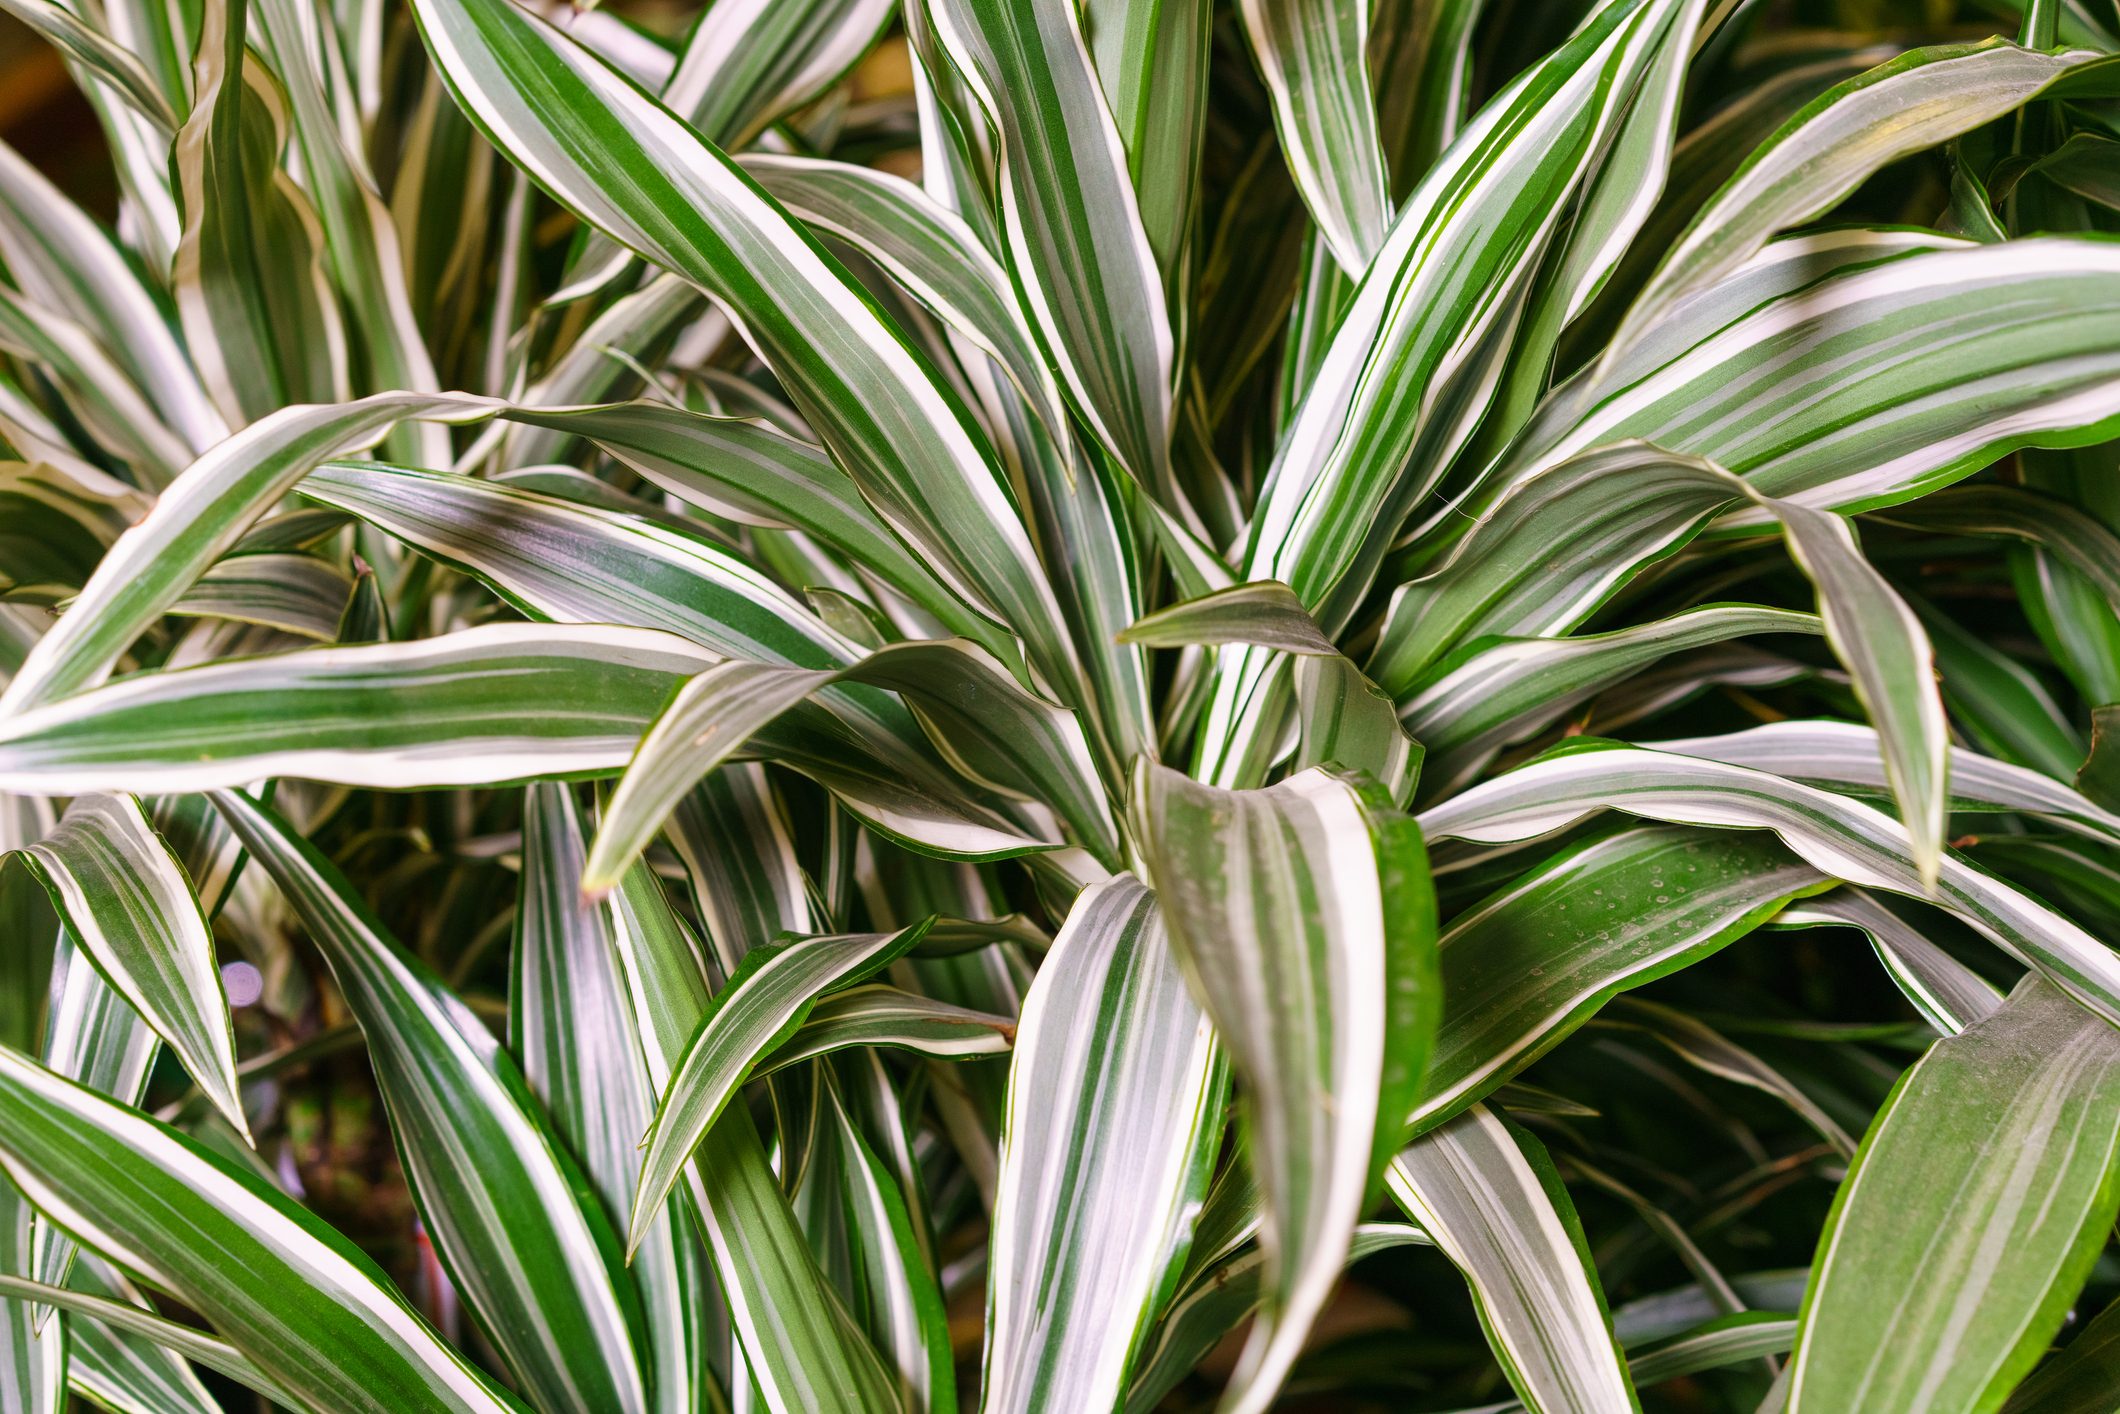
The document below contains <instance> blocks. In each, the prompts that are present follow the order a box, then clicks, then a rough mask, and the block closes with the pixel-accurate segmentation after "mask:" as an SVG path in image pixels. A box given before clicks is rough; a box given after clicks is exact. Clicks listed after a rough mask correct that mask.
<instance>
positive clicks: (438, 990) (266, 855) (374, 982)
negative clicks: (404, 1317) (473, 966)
mask: <svg viewBox="0 0 2120 1414" xmlns="http://www.w3.org/2000/svg"><path fill="white" fill-rule="evenodd" d="M214 806H215V808H216V809H218V810H219V811H220V812H221V815H222V817H223V818H224V819H226V820H227V821H228V824H229V827H230V828H231V829H233V830H234V831H235V833H236V835H237V837H238V838H240V839H241V840H242V841H243V847H244V848H245V849H247V850H248V851H249V852H250V855H251V857H252V858H253V859H255V860H256V861H257V863H258V865H259V867H261V868H263V869H264V870H265V872H266V873H267V874H269V875H270V876H271V878H272V881H273V883H274V884H276V885H277V886H278V887H279V890H280V892H281V893H282V894H283V895H284V896H285V897H286V899H287V901H288V903H289V904H290V905H291V906H292V907H293V909H294V912H295V914H296V916H297V917H299V918H300V919H301V920H302V925H303V928H304V930H305V931H306V932H307V933H308V934H309V937H310V939H311V940H312V941H313V942H315V943H316V945H317V947H318V948H319V949H320V950H321V951H322V952H323V954H324V957H325V959H326V961H328V962H329V963H330V964H331V970H332V976H333V978H334V979H335V980H336V981H337V982H338V984H339V991H340V993H341V994H342V995H343V996H344V997H345V999H346V1005H347V1008H348V1010H350V1011H351V1012H352V1013H353V1015H354V1019H355V1020H357V1021H359V1022H360V1024H361V1033H362V1035H363V1036H364V1037H365V1038H366V1040H367V1044H368V1054H369V1056H370V1058H371V1059H372V1060H373V1061H374V1063H375V1068H376V1079H377V1083H378V1084H379V1086H380V1087H381V1089H382V1092H383V1099H384V1101H385V1103H386V1104H387V1105H388V1106H389V1110H390V1127H391V1132H392V1136H393V1138H394V1139H395V1140H396V1143H397V1151H398V1158H399V1161H400V1162H401V1163H402V1164H403V1166H404V1169H405V1176H406V1179H407V1181H408V1182H409V1183H410V1185H411V1187H412V1191H413V1196H414V1198H415V1199H416V1200H417V1201H418V1203H419V1207H420V1213H421V1217H422V1220H423V1225H424V1227H425V1230H426V1232H427V1233H428V1235H429V1236H430V1237H431V1239H432V1240H433V1242H434V1247H435V1252H436V1254H437V1255H438V1256H439V1257H440V1258H441V1260H442V1262H443V1263H444V1265H445V1266H446V1268H447V1270H448V1272H449V1277H450V1281H451V1282H452V1283H453V1284H454V1285H455V1287H456V1288H457V1290H458V1291H460V1292H462V1293H463V1296H464V1303H465V1305H466V1306H468V1307H469V1308H470V1310H471V1312H472V1314H473V1315H475V1316H476V1317H477V1318H478V1320H479V1323H480V1326H481V1328H482V1329H483V1330H484V1331H485V1333H486V1336H487V1338H488V1339H489V1340H491V1341H492V1342H493V1345H494V1348H495V1349H496V1350H498V1351H499V1352H500V1355H501V1358H502V1360H503V1361H504V1362H505V1363H506V1365H507V1367H508V1369H509V1370H510V1371H511V1372H512V1373H513V1375H514V1376H515V1378H516V1379H517V1380H518V1381H520V1382H521V1384H522V1385H523V1387H524V1388H526V1389H528V1390H530V1391H531V1392H532V1395H533V1397H534V1398H535V1399H536V1401H537V1403H538V1406H539V1407H540V1408H544V1409H565V1410H580V1411H583V1412H584V1414H588V1411H612V1410H645V1409H646V1408H647V1391H646V1388H645V1384H644V1382H643V1379H642V1376H641V1372H640V1368H639V1364H638V1357H637V1354H636V1348H635V1342H634V1336H633V1330H632V1319H633V1316H634V1315H635V1312H634V1311H633V1310H631V1309H630V1308H631V1303H630V1301H628V1300H625V1299H622V1298H621V1296H620V1293H619V1291H618V1289H617V1287H616V1284H615V1258H616V1250H615V1244H614V1242H613V1234H612V1230H611V1227H610V1225H609V1222H608V1220H607V1219H606V1218H605V1217H604V1214H603V1210H602V1207H601V1205H600V1204H598V1203H597V1202H596V1200H595V1199H594V1198H591V1197H589V1196H588V1195H587V1194H586V1193H585V1192H584V1191H583V1190H584V1189H585V1188H586V1186H587V1185H586V1184H585V1183H584V1181H583V1179H582V1177H581V1175H580V1173H579V1171H578V1170H577V1169H576V1168H575V1166H574V1164H573V1163H572V1162H570V1161H568V1160H567V1159H565V1158H564V1157H562V1155H561V1153H560V1150H559V1148H558V1145H557V1144H556V1142H555V1139H554V1136H553V1134H552V1133H551V1131H550V1129H549V1128H548V1127H547V1124H546V1121H545V1119H544V1115H543V1112H542V1110H541V1109H540V1107H539V1106H538V1103H537V1101H536V1099H535V1098H534V1097H533V1096H532V1095H531V1093H530V1088H529V1086H528V1085H527V1084H526V1083H525V1082H524V1080H523V1075H522V1072H521V1071H520V1070H518V1069H517V1068H516V1065H515V1062H514V1060H513V1059H512V1058H511V1057H510V1056H509V1055H508V1053H507V1052H506V1051H504V1050H502V1049H501V1048H500V1046H499V1044H498V1043H497V1042H496V1041H495V1040H494V1039H493V1036H492V1034H491V1033H490V1032H488V1031H487V1030H486V1029H485V1026H484V1024H483V1023H482V1022H480V1021H479V1020H478V1019H477V1018H476V1017H474V1016H473V1015H471V1013H470V1012H469V1011H468V1010H467V1009H466V1008H465V1007H464V1005H463V1003H462V1002H461V1001H460V1000H459V999H458V998H457V997H456V996H455V994H454V993H452V992H450V991H448V990H447V989H446V988H445V987H443V985H442V984H441V982H440V980H439V979H437V978H436V977H434V976H433V975H432V974H431V973H430V972H428V970H427V969H426V967H425V966H423V965H422V964H421V963H419V962H418V961H417V960H415V959H414V958H412V957H411V956H410V955H408V954H407V953H406V952H405V951H404V949H403V948H401V947H400V946H399V945H398V944H397V942H396V940H394V939H393V938H391V937H390V936H389V935H388V934H387V933H386V932H385V931H384V929H383V926H382V925H381V924H380V923H379V922H378V921H377V920H376V918H375V916H374V914H372V913H371V912H370V911H369V909H368V907H367V905H366V904H364V903H363V902H361V900H360V899H359V897H358V896H357V895H355V894H354V893H353V892H352V890H351V886H350V885H349V884H348V882H347V880H346V878H345V876H344V875H343V874H341V873H340V872H339V870H338V868H337V867H336V866H334V865H333V864H332V863H331V862H330V861H329V860H327V859H325V858H324V856H323V855H322V854H320V853H318V852H317V850H316V848H315V847H314V846H313V845H311V844H310V843H309V842H308V841H307V840H304V839H303V838H301V836H299V835H297V834H295V833H294V832H293V830H292V829H291V828H290V827H289V826H288V825H287V824H286V823H285V822H284V821H282V820H281V819H280V818H279V817H278V816H277V815H275V814H273V813H272V812H271V811H270V810H269V809H267V808H266V807H264V806H261V805H258V804H257V803H255V802H253V801H252V800H250V799H249V798H248V797H246V796H243V795H241V794H239V793H236V792H233V791H224V792H219V793H217V794H216V795H215V796H214ZM585 1200H586V1201H585Z"/></svg>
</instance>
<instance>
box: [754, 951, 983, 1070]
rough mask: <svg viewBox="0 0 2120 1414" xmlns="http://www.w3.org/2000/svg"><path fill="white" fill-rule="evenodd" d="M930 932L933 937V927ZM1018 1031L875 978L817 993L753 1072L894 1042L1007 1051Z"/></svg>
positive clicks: (949, 1054) (949, 1056)
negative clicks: (788, 1033) (799, 1019)
mask: <svg viewBox="0 0 2120 1414" xmlns="http://www.w3.org/2000/svg"><path fill="white" fill-rule="evenodd" d="M928 937H929V938H930V939H932V938H933V937H934V929H933V928H932V927H931V928H929V930H928ZM1016 1030H1017V1020H1016V1018H1015V1017H1012V1016H997V1015H995V1014H994V1013H992V1012H985V1011H974V1010H972V1009H971V1008H970V1007H962V1006H956V1005H954V1004H952V1003H950V1002H945V1001H940V1000H938V999H936V998H934V997H924V996H922V995H920V994H919V993H918V992H908V991H905V990H903V989H902V988H898V987H893V986H890V985H888V984H886V983H882V982H873V983H869V984H868V985H866V986H860V987H848V988H847V989H846V990H845V991H842V992H834V993H833V994H832V995H830V996H828V997H821V998H819V999H818V1001H817V1003H816V1004H815V1005H814V1006H812V1007H811V1008H810V1014H809V1015H808V1016H806V1017H804V1018H803V1022H802V1024H801V1025H800V1026H798V1027H796V1028H795V1033H794V1034H793V1035H791V1036H789V1037H788V1039H787V1040H785V1041H783V1042H781V1044H780V1045H778V1046H776V1047H774V1048H773V1050H771V1051H770V1052H768V1053H767V1054H766V1055H765V1056H764V1057H763V1058H762V1059H760V1061H759V1062H758V1065H757V1067H756V1068H755V1069H754V1070H753V1071H752V1074H753V1075H754V1076H758V1077H764V1076H768V1075H771V1074H773V1073H774V1072H775V1071H779V1070H786V1069H787V1068H788V1067H789V1066H791V1065H800V1064H801V1063H802V1062H804V1061H807V1060H815V1059H817V1057H819V1056H825V1055H830V1054H831V1053H832V1052H834V1051H843V1050H847V1049H849V1048H852V1047H856V1046H891V1047H895V1048H896V1049H899V1050H904V1051H910V1052H912V1053H914V1054H916V1055H921V1056H926V1057H927V1058H929V1059H930V1060H975V1059H977V1058H979V1057H981V1056H998V1055H1006V1054H1007V1053H1008V1051H1009V1049H1010V1047H1011V1046H1012V1045H1013V1044H1014V1041H1015V1036H1016Z"/></svg>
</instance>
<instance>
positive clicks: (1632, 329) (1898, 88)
mask: <svg viewBox="0 0 2120 1414" xmlns="http://www.w3.org/2000/svg"><path fill="white" fill-rule="evenodd" d="M2103 57H2104V56H2101V55H2099V54H2097V53H2095V52H2094V51H2091V50H2088V49H2077V50H2071V51H2068V52H2066V53H2061V54H2042V53H2039V52H2037V51H2035V50H2029V49H2020V48H2019V47H2018V46H2016V45H2014V44H2011V43H2010V42H2009V41H2008V40H2005V39H1999V38H1997V39H1989V40H1984V41H1982V42H1980V43H1978V44H1939V45H1935V46H1933V47H1930V48H1925V49H1914V50H1909V51H1908V52H1907V53H1905V54H1902V55H1900V56H1899V57H1897V58H1895V59H1893V60H1891V61H1889V62H1888V63H1885V64H1881V65H1879V66H1878V67H1876V68H1874V69H1872V70H1870V71H1869V72H1868V73H1865V74H1860V75H1857V76H1856V77H1855V78H1852V79H1849V80H1847V81H1846V82H1844V83H1841V84H1837V85H1835V86H1834V87H1833V88H1831V89H1829V90H1828V91H1827V92H1825V93H1823V94H1821V95H1819V96H1818V97H1817V98H1815V99H1813V100H1812V101H1811V102H1810V103H1808V104H1806V105H1805V106H1804V108H1803V110H1802V111H1801V112H1799V113H1797V114H1796V116H1794V117H1793V118H1791V119H1789V121H1788V122H1786V123H1784V124H1783V125H1782V126H1781V128H1780V129H1779V130H1778V131H1777V132H1775V134H1774V135H1773V136H1772V137H1770V138H1768V139H1767V140H1766V141H1765V142H1763V143H1761V144H1760V145H1759V146H1758V147H1756V148H1754V149H1753V151H1752V154H1751V156H1750V157H1748V158H1746V159H1745V163H1744V165H1743V166H1742V167H1740V168H1739V169H1738V170H1737V172H1736V173H1735V174H1734V175H1732V176H1731V178H1730V179H1729V181H1727V182H1726V183H1724V184H1723V187H1722V189H1721V190H1720V191H1718V192H1717V193H1716V194H1715V195H1714V196H1713V197H1711V198H1709V200H1708V201H1707V203H1706V204H1705V205H1703V206H1702V207H1701V208H1700V210H1699V211H1698V212H1696V213H1695V214H1694V217H1693V223H1692V224H1691V225H1690V226H1688V227H1687V228H1686V231H1685V234H1683V235H1681V236H1680V237H1679V238H1678V240H1677V241H1676V242H1674V243H1673V244H1672V245H1671V246H1670V248H1669V250H1668V251H1667V253H1666V254H1665V256H1664V260H1663V264H1662V266H1661V267H1660V268H1659V269H1658V270H1657V272H1656V274H1655V275H1654V276H1652V277H1651V278H1650V280H1649V283H1648V285H1647V286H1645V287H1644V288H1643V290H1642V291H1641V293H1640V294H1639V295H1637V296H1635V300H1634V304H1633V306H1632V307H1631V308H1630V309H1629V310H1628V311H1627V316H1626V318H1625V320H1624V321H1623V322H1622V323H1621V325H1620V328H1619V330H1618V332H1617V333H1615V334H1614V335H1613V337H1612V339H1611V340H1610V342H1609V343H1608V344H1607V346H1606V347H1607V348H1608V349H1611V350H1615V351H1616V350H1624V349H1625V348H1626V347H1627V345H1628V344H1630V343H1632V342H1633V340H1634V338H1635V336H1636V335H1637V334H1639V333H1640V332H1641V331H1642V330H1644V329H1646V328H1648V327H1649V326H1650V325H1652V324H1654V323H1655V322H1656V320H1657V318H1658V317H1659V316H1660V315H1661V314H1663V313H1664V312H1665V311H1666V310H1668V309H1670V308H1671V306H1673V305H1674V304H1676V303H1678V302H1679V301H1680V300H1682V299H1684V298H1685V297H1686V296H1687V295H1688V294H1691V293H1693V292H1694V291H1697V290H1703V289H1706V288H1708V287H1709V286H1711V285H1713V284H1715V283H1716V282H1717V281H1718V280H1720V279H1721V278H1722V277H1723V276H1724V275H1727V274H1729V273H1730V272H1731V271H1732V270H1734V269H1736V268H1737V267H1738V266H1739V265H1742V264H1743V263H1744V262H1745V261H1746V260H1747V259H1749V258H1750V257H1751V256H1752V255H1753V253H1754V252H1756V251H1757V250H1758V249H1759V248H1760V247H1761V246H1762V245H1764V244H1765V243H1766V241H1767V238H1768V237H1770V236H1772V235H1773V234H1774V233H1775V232H1776V231H1778V230H1781V229H1783V228H1786V227H1789V226H1794V225H1798V224H1800V223H1802V222H1804V221H1807V220H1809V219H1811V218H1812V217H1814V216H1819V215H1823V214H1824V213H1825V212H1827V211H1829V210H1830V209H1832V207H1833V206H1835V205H1836V204H1837V203H1838V202H1839V201H1840V200H1841V198H1843V197H1845V196H1846V195H1848V193H1850V192H1852V191H1854V190H1855V188H1856V187H1857V186H1859V185H1860V184H1861V183H1862V182H1863V180H1864V179H1865V178H1867V177H1868V176H1869V175H1870V174H1871V173H1873V172H1876V171H1878V170H1879V169H1881V168H1883V167H1885V166H1887V165H1889V164H1890V163H1892V162H1895V161H1897V160H1899V159H1900V158H1902V157H1907V156H1911V155H1912V154H1914V153H1916V152H1920V151H1922V150H1923V149H1925V148H1930V147H1935V146H1937V145H1939V144H1941V143H1944V142H1948V141H1949V140H1950V139H1952V138H1954V137H1957V136H1958V135H1959V134H1961V133H1968V132H1971V131H1972V130H1973V129H1975V128H1978V127H1980V126H1982V125H1984V124H1986V123H1990V122H1993V121H1994V120H1995V119H1997V118H2000V117H2002V116H2004V115H2006V114H2009V113H2013V112H2015V111H2016V110H2017V109H2019V108H2021V107H2022V106H2024V105H2025V104H2026V103H2028V102H2031V101H2032V100H2033V99H2035V98H2037V97H2039V96H2040V95H2041V94H2042V93H2044V92H2046V91H2047V90H2049V89H2051V88H2053V87H2054V86H2055V85H2056V84H2057V83H2060V82H2062V81H2063V80H2064V79H2066V78H2067V76H2068V75H2070V74H2072V73H2077V72H2078V71H2081V70H2084V69H2085V68H2086V66H2090V65H2095V64H2098V63H2099V61H2100V60H2101V59H2102V58H2103ZM2101 67H2103V68H2104V69H2106V70H2108V71H2110V69H2111V67H2112V66H2110V65H2103V66H2101ZM2083 79H2091V80H2092V81H2093V82H2094V83H2097V82H2100V81H2101V79H2100V76H2098V75H2095V74H2082V75H2080V77H2079V79H2078V81H2077V82H2078V84H2079V85H2080V84H2081V82H2082V80H2083ZM2102 82H2103V83H2104V84H2105V85H2111V84H2112V83H2113V82H2114V81H2113V79H2112V78H2111V77H2110V76H2109V72H2108V75H2107V76H2104V77H2103V78H2102ZM2101 91H2102V90H2101Z"/></svg>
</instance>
